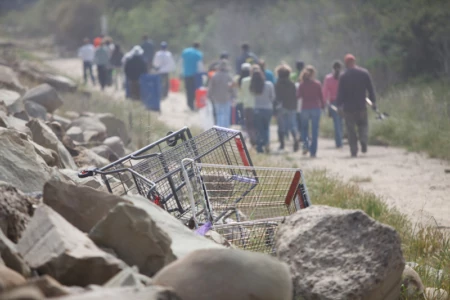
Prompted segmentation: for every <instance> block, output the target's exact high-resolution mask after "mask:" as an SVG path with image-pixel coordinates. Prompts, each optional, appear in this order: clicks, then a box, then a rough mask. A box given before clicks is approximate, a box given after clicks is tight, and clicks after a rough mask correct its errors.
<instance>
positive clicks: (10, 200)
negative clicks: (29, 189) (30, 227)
mask: <svg viewBox="0 0 450 300" xmlns="http://www.w3.org/2000/svg"><path fill="white" fill-rule="evenodd" d="M35 202H36V201H34V200H33V199H32V198H30V197H27V196H25V195H24V194H23V193H22V192H20V191H18V190H17V189H16V188H15V187H13V186H11V185H9V186H3V187H0V230H1V231H3V232H4V234H5V235H6V236H7V237H8V238H9V239H10V240H11V241H13V242H14V243H17V241H18V240H19V238H20V237H21V236H22V232H23V231H24V230H25V227H26V225H27V224H28V222H29V220H30V216H31V215H32V212H33V204H35Z"/></svg>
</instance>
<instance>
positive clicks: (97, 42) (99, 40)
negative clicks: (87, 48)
mask: <svg viewBox="0 0 450 300" xmlns="http://www.w3.org/2000/svg"><path fill="white" fill-rule="evenodd" d="M104 37H105V36H104V35H103V34H100V35H99V36H98V37H96V38H95V39H94V47H95V48H98V47H100V46H101V45H102V42H103V38H104Z"/></svg>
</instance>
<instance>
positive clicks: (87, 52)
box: [78, 38, 95, 85]
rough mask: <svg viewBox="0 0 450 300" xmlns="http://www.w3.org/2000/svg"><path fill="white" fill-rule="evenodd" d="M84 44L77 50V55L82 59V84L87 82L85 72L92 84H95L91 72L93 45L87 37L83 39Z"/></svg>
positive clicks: (93, 53)
mask: <svg viewBox="0 0 450 300" xmlns="http://www.w3.org/2000/svg"><path fill="white" fill-rule="evenodd" d="M83 42H84V45H83V46H82V47H81V48H80V49H79V50H78V57H79V58H81V60H82V61H83V77H84V84H86V83H87V73H88V72H89V75H90V76H91V80H92V84H93V85H95V77H94V73H93V72H92V65H93V61H94V55H95V47H94V45H92V44H91V42H90V41H89V39H88V38H85V39H84V41H83Z"/></svg>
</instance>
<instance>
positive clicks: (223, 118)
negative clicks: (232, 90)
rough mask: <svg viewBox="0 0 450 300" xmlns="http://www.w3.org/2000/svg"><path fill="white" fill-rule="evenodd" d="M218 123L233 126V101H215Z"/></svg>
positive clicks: (223, 125) (226, 126)
mask: <svg viewBox="0 0 450 300" xmlns="http://www.w3.org/2000/svg"><path fill="white" fill-rule="evenodd" d="M214 113H215V114H216V125H217V126H220V127H225V128H229V127H230V126H231V101H228V102H223V103H222V102H220V103H214Z"/></svg>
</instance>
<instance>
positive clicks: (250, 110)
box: [237, 63, 259, 147]
mask: <svg viewBox="0 0 450 300" xmlns="http://www.w3.org/2000/svg"><path fill="white" fill-rule="evenodd" d="M255 68H256V69H258V70H259V67H258V66H257V65H255ZM252 72H253V71H252V65H250V64H249V63H243V64H242V66H241V74H240V76H239V79H238V84H237V85H238V99H239V102H241V103H242V108H243V126H244V131H245V132H246V133H247V136H248V139H249V141H250V145H252V146H253V147H254V146H256V130H255V124H254V112H255V97H254V96H253V95H252V94H251V93H250V81H251V76H252Z"/></svg>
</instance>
